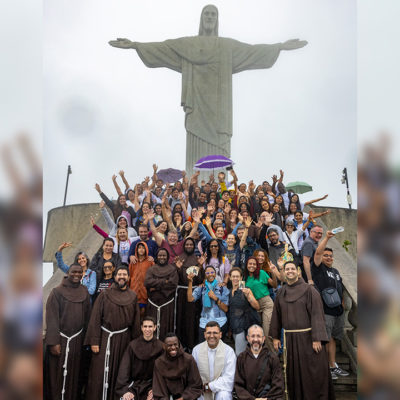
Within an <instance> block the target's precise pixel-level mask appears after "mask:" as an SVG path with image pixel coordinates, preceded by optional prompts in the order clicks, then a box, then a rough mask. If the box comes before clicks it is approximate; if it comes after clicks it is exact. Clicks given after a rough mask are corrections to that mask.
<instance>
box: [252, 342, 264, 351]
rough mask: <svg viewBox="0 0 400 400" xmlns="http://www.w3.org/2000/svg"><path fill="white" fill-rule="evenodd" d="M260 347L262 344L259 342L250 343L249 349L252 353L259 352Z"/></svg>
mask: <svg viewBox="0 0 400 400" xmlns="http://www.w3.org/2000/svg"><path fill="white" fill-rule="evenodd" d="M261 347H262V343H261V342H258V341H254V342H252V343H251V348H252V349H253V350H254V351H259V350H260V349H261Z"/></svg>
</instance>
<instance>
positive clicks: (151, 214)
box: [146, 208, 155, 220]
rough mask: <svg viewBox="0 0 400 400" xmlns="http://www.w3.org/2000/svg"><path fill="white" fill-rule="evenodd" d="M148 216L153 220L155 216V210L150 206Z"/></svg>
mask: <svg viewBox="0 0 400 400" xmlns="http://www.w3.org/2000/svg"><path fill="white" fill-rule="evenodd" d="M146 216H147V218H148V219H149V220H152V219H153V218H154V216H155V215H154V210H153V209H152V208H150V210H149V211H148V212H147V214H146Z"/></svg>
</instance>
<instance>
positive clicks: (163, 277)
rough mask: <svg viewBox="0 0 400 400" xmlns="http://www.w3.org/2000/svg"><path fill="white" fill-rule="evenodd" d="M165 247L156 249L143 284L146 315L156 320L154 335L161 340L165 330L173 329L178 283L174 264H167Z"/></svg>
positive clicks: (167, 256)
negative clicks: (146, 298) (146, 301)
mask: <svg viewBox="0 0 400 400" xmlns="http://www.w3.org/2000/svg"><path fill="white" fill-rule="evenodd" d="M168 259H169V254H168V251H167V250H166V249H158V251H157V253H156V260H155V261H156V264H155V265H153V266H151V267H150V268H149V269H148V270H147V272H146V278H145V280H144V286H145V287H146V289H147V296H148V303H147V310H146V315H147V316H150V317H153V318H155V319H156V321H157V330H156V337H157V339H160V340H163V339H164V337H165V334H166V333H167V332H171V331H173V329H174V309H175V290H176V287H177V285H178V272H177V269H176V266H175V265H172V264H168Z"/></svg>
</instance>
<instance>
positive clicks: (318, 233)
mask: <svg viewBox="0 0 400 400" xmlns="http://www.w3.org/2000/svg"><path fill="white" fill-rule="evenodd" d="M313 232H314V233H315V234H316V235H322V234H323V233H322V232H315V231H313Z"/></svg>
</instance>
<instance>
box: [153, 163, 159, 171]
mask: <svg viewBox="0 0 400 400" xmlns="http://www.w3.org/2000/svg"><path fill="white" fill-rule="evenodd" d="M157 170H158V166H157V164H153V171H154V172H157Z"/></svg>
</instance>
